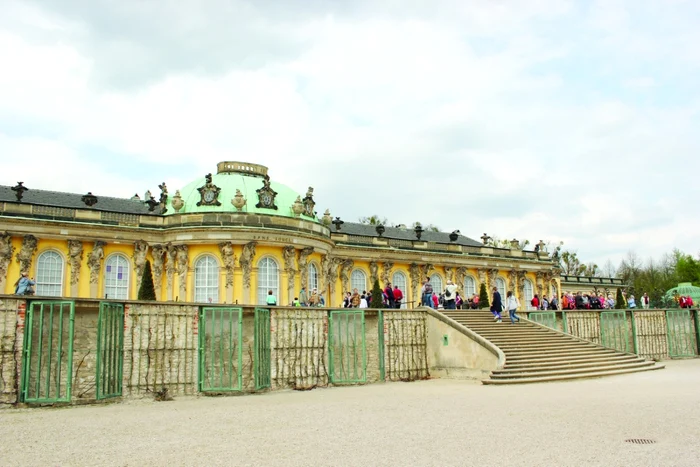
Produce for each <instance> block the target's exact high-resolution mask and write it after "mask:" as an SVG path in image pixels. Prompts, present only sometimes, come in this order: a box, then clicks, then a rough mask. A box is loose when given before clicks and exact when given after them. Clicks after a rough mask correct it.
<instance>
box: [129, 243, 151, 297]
mask: <svg viewBox="0 0 700 467" xmlns="http://www.w3.org/2000/svg"><path fill="white" fill-rule="evenodd" d="M147 255H148V243H146V242H145V241H143V240H136V242H135V243H134V254H133V255H132V258H133V260H134V273H135V274H136V290H139V289H140V288H141V279H142V277H143V268H145V267H146V256H147Z"/></svg>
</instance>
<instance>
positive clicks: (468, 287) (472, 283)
mask: <svg viewBox="0 0 700 467" xmlns="http://www.w3.org/2000/svg"><path fill="white" fill-rule="evenodd" d="M474 294H476V280H475V279H474V278H473V277H471V276H467V277H465V278H464V298H465V299H467V298H471V297H472V296H473V295H474Z"/></svg>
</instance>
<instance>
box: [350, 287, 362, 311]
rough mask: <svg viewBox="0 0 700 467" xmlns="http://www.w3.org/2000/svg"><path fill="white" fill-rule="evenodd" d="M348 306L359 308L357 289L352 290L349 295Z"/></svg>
mask: <svg viewBox="0 0 700 467" xmlns="http://www.w3.org/2000/svg"><path fill="white" fill-rule="evenodd" d="M350 308H360V293H359V292H358V291H357V289H353V290H352V296H351V297H350Z"/></svg>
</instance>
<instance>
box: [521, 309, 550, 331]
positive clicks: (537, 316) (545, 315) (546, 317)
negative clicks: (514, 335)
mask: <svg viewBox="0 0 700 467" xmlns="http://www.w3.org/2000/svg"><path fill="white" fill-rule="evenodd" d="M527 318H528V319H529V320H530V321H533V322H535V323H538V324H541V325H542V326H547V327H548V328H552V329H556V326H557V314H556V313H555V312H553V311H543V312H541V313H540V312H536V313H530V314H529V315H528V317H527Z"/></svg>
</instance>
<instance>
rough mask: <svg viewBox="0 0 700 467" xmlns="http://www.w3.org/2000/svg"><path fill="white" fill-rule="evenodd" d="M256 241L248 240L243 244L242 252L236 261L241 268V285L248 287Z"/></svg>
mask: <svg viewBox="0 0 700 467" xmlns="http://www.w3.org/2000/svg"><path fill="white" fill-rule="evenodd" d="M257 244H258V242H248V243H246V244H245V245H243V252H242V253H241V257H240V258H239V259H238V263H239V264H240V266H241V269H242V270H243V287H245V288H246V289H249V288H250V276H251V272H252V270H253V260H254V259H255V247H256V246H257Z"/></svg>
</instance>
